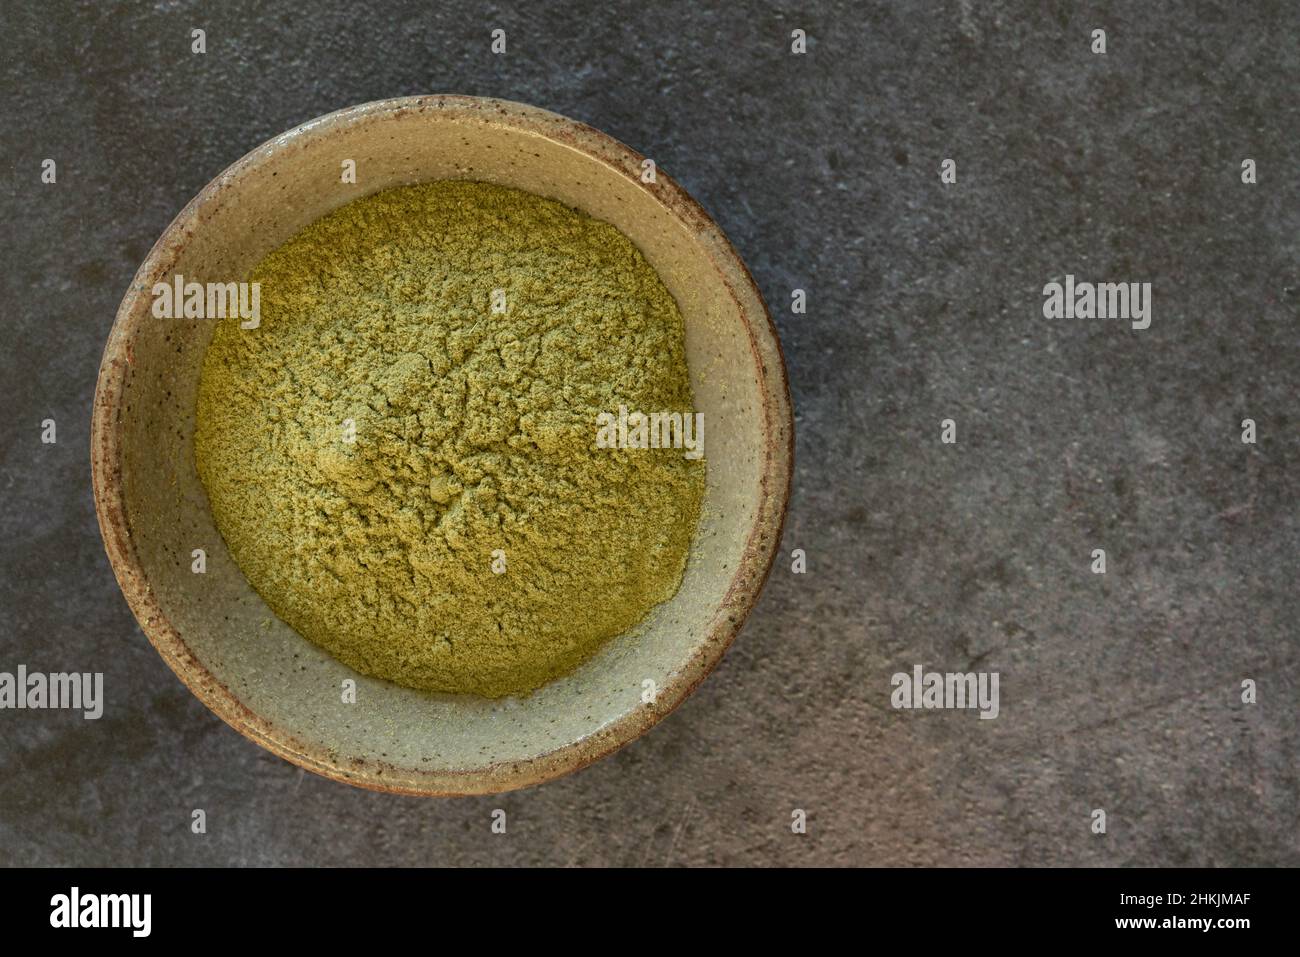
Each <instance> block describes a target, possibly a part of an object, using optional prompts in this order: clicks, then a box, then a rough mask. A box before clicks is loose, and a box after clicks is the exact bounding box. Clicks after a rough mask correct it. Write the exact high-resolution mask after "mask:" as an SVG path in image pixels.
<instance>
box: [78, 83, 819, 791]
mask: <svg viewBox="0 0 1300 957" xmlns="http://www.w3.org/2000/svg"><path fill="white" fill-rule="evenodd" d="M344 159H353V160H355V161H356V164H357V183H356V184H346V183H341V182H340V179H341V176H340V170H341V164H342V161H343V160H344ZM643 159H644V157H642V156H640V155H639V154H637V153H635V152H633V151H632V150H630V149H629V148H627V147H626V146H624V145H622V144H621V143H619V142H617V141H615V140H613V139H611V138H610V137H608V136H606V135H604V134H603V133H600V132H598V131H596V130H594V129H591V128H590V127H588V126H584V125H583V124H581V123H577V122H574V121H573V120H569V119H565V118H564V117H562V116H557V115H555V114H554V113H548V112H546V111H544V110H539V109H535V108H533V107H529V106H523V105H520V104H518V103H508V102H503V101H500V100H490V99H478V98H473V97H461V96H429V97H414V98H408V99H397V100H384V101H382V102H377V103H367V104H364V105H362V106H356V107H352V108H351V109H346V110H342V111H340V112H338V113H331V114H330V115H328V116H323V117H321V118H319V119H315V120H312V121H311V122H309V123H304V124H303V125H302V126H299V127H297V128H296V129H293V130H290V131H289V132H287V133H285V134H283V135H281V136H277V137H276V138H275V139H273V140H271V141H270V142H268V143H266V144H264V145H262V146H260V147H258V148H257V149H255V150H253V152H251V153H249V154H248V155H247V156H245V157H244V158H243V159H241V160H239V162H237V163H235V164H234V165H233V166H231V167H230V168H229V169H228V170H226V171H225V172H224V173H222V174H221V175H220V176H218V177H217V178H216V179H215V180H213V181H212V182H211V183H210V184H209V185H208V186H207V187H206V188H205V189H204V190H203V192H201V193H200V194H199V195H198V196H197V197H196V198H195V199H194V200H193V201H192V202H191V203H190V204H189V205H188V206H186V207H185V209H184V210H183V211H182V212H181V214H180V215H179V216H177V217H176V221H175V222H173V223H172V224H171V226H169V227H168V229H167V231H166V232H165V233H164V234H163V236H162V238H161V239H159V240H158V243H157V245H155V246H154V248H153V250H152V251H151V252H150V253H149V257H148V258H147V259H146V260H145V262H144V265H142V266H141V267H140V271H139V273H137V275H136V277H135V280H134V282H133V283H132V285H131V288H130V290H129V291H128V292H127V294H126V298H124V299H123V300H122V305H121V308H120V309H119V310H118V313H117V320H116V322H114V324H113V330H112V333H111V334H110V336H109V340H108V345H107V347H106V349H105V351H104V360H103V365H102V366H101V368H100V373H99V383H98V388H97V390H96V394H95V413H94V422H93V425H92V438H91V457H92V466H93V469H94V487H95V507H96V509H97V511H98V514H99V523H100V528H101V530H102V532H103V535H104V542H105V546H106V548H107V550H108V556H109V559H110V560H111V561H112V564H113V568H114V570H115V571H116V573H117V578H118V581H119V582H120V583H121V586H122V591H123V592H124V593H125V594H126V598H127V601H128V602H129V603H130V605H131V610H132V611H133V612H134V613H135V616H136V618H138V619H139V621H140V625H141V627H142V628H143V629H144V632H145V634H146V635H148V636H149V640H150V641H152V642H153V644H154V646H155V647H156V648H157V649H158V652H159V654H161V655H162V656H163V659H164V660H165V661H166V662H167V664H168V665H170V666H171V668H172V670H174V671H175V672H176V673H177V674H178V675H179V676H180V677H181V680H182V681H184V682H185V684H186V685H188V686H189V688H190V690H192V691H193V692H194V693H195V694H196V695H198V697H199V699H200V700H201V701H203V703H204V704H206V705H207V706H208V707H209V708H211V709H212V710H213V711H215V712H216V713H217V714H218V715H220V716H221V717H222V718H223V719H224V720H225V721H227V722H229V723H230V724H231V725H232V726H233V727H234V728H236V729H237V730H238V731H240V732H242V733H243V734H244V735H246V736H247V737H249V738H250V739H252V740H253V741H256V742H257V743H258V744H260V745H262V746H263V747H264V748H267V749H268V750H270V751H273V752H275V753H276V754H278V755H280V756H281V757H284V758H287V759H288V760H290V761H293V762H294V763H296V764H299V765H301V766H302V767H304V768H307V769H308V770H310V771H315V772H317V773H319V774H324V775H326V776H328V777H331V778H336V779H338V780H340V781H346V782H348V783H350V784H357V785H362V786H365V787H371V788H377V789H381V790H388V791H399V792H407V793H416V794H483V793H490V792H494V791H505V790H509V789H511V788H517V787H523V786H526V785H530V784H537V783H539V782H542V781H546V780H548V779H550V778H554V777H557V776H559V775H561V774H564V773H566V772H568V771H573V770H575V769H577V768H580V767H583V766H585V765H587V764H590V763H591V762H592V761H595V760H596V759H597V758H600V757H602V756H604V755H606V754H609V753H610V752H612V751H614V750H615V749H617V748H618V747H620V746H621V745H624V744H626V743H627V742H629V741H631V740H632V739H633V738H635V737H637V736H638V735H640V734H641V733H642V732H644V731H645V730H646V729H648V728H649V727H650V726H651V725H653V724H654V723H655V722H657V721H659V720H660V719H661V718H662V717H664V715H666V714H667V713H668V712H669V711H671V710H672V709H673V708H674V707H676V706H677V705H678V704H680V703H681V701H682V700H683V699H684V698H685V697H686V696H687V695H688V694H689V693H690V692H691V690H692V689H693V688H694V687H695V686H696V685H697V684H698V683H699V682H700V680H701V679H703V678H704V676H705V675H707V674H708V673H709V671H710V670H711V669H712V668H713V667H714V665H716V664H717V662H718V660H719V659H720V658H721V657H722V654H723V652H724V651H725V650H726V648H727V646H728V645H729V644H730V643H731V641H732V639H733V638H734V637H735V635H736V632H737V631H738V630H739V629H740V626H741V623H742V622H743V621H744V619H745V616H746V614H747V613H748V612H749V610H750V608H751V607H752V606H753V604H754V602H755V600H756V599H757V598H758V594H759V591H760V589H761V588H762V585H763V582H764V580H765V578H766V576H767V572H768V570H769V568H770V567H771V564H772V561H773V558H774V556H775V553H776V549H777V547H778V544H779V541H780V538H781V523H782V521H783V518H784V515H785V507H786V500H787V498H788V495H789V485H790V474H791V465H792V462H791V456H792V438H793V424H792V420H791V414H790V398H789V393H788V390H787V387H786V378H785V368H784V364H783V361H782V357H781V350H780V346H779V344H778V342H777V337H776V333H775V330H774V329H773V326H772V322H771V319H770V317H769V316H768V314H767V310H766V309H765V307H764V305H763V301H762V299H761V297H760V295H759V293H758V290H757V289H756V288H755V286H754V283H753V280H752V279H751V278H750V276H749V273H748V272H747V271H746V269H745V267H744V265H743V264H742V263H741V261H740V259H739V258H738V257H737V255H736V252H735V250H733V249H732V247H731V245H730V244H729V243H728V242H727V240H726V237H724V236H723V234H722V232H721V230H719V229H718V227H717V226H716V225H715V224H714V223H713V221H712V220H710V219H709V217H708V216H707V215H706V214H705V213H704V211H703V210H702V209H701V208H700V207H699V206H698V205H697V204H696V203H695V202H694V201H693V200H692V199H691V198H690V196H688V195H687V194H686V192H685V191H684V190H682V189H681V188H680V187H679V186H677V185H676V184H675V183H673V182H672V181H671V180H670V179H669V178H668V177H667V176H665V175H663V174H662V173H659V174H658V176H657V181H656V182H654V183H643V182H642V181H641V172H642V161H643ZM447 178H453V179H478V180H487V181H491V182H495V183H501V184H504V185H507V186H515V187H519V188H522V189H526V190H530V191H532V192H534V193H539V194H541V195H543V196H548V197H551V198H554V199H557V200H560V201H561V202H564V203H568V204H569V205H571V206H575V207H577V208H578V209H581V210H584V211H585V212H587V213H590V214H591V215H592V216H595V217H597V218H599V219H603V220H606V221H608V222H611V223H613V224H614V225H616V226H617V227H618V228H619V229H621V230H622V231H623V232H624V233H625V234H627V235H628V236H629V237H630V238H631V239H632V240H633V242H635V243H636V244H637V246H639V247H640V248H641V250H642V252H643V253H644V254H645V256H646V258H647V259H648V260H649V261H650V263H651V264H652V265H653V266H654V267H655V268H656V269H657V270H658V271H659V274H660V276H662V277H663V280H664V282H665V283H666V284H667V287H668V289H669V291H670V292H671V293H672V294H673V296H674V297H676V299H677V303H678V305H679V306H680V307H681V311H682V314H683V316H684V317H685V320H686V351H687V361H688V365H689V367H690V374H691V385H692V387H693V388H694V391H695V399H696V407H697V409H698V410H699V411H702V412H703V413H704V416H705V422H706V423H707V431H706V433H705V434H706V446H705V451H706V460H707V462H708V490H707V494H706V499H705V505H704V515H703V518H702V520H701V525H700V529H699V532H698V534H697V536H696V544H695V547H694V549H693V552H692V556H691V559H690V561H689V564H688V567H687V569H686V575H685V579H684V581H683V583H682V587H681V590H680V591H679V592H678V594H677V596H676V598H674V599H673V600H672V601H670V602H667V603H665V604H664V605H661V606H659V608H657V609H656V610H655V611H654V612H653V613H652V615H651V618H650V620H649V621H648V622H647V624H646V625H645V626H643V627H642V628H641V629H639V631H637V632H634V633H630V634H627V635H623V636H621V637H619V638H615V639H614V640H613V641H611V642H610V643H609V644H608V645H607V646H606V647H605V648H604V649H603V650H602V651H601V652H600V653H599V654H598V655H597V656H596V657H595V658H593V659H592V660H590V661H589V662H587V663H586V664H585V665H583V666H582V667H581V668H579V669H578V671H576V672H575V673H573V674H572V675H570V676H568V677H566V678H562V679H559V680H557V681H554V682H552V683H551V684H548V685H546V686H545V687H543V688H541V689H540V690H538V691H537V692H535V693H534V694H532V695H531V696H529V697H527V698H524V699H506V700H502V701H489V700H486V699H480V698H475V697H471V696H453V695H438V694H429V693H426V692H420V691H413V690H410V689H408V688H402V687H398V686H397V685H394V684H390V683H388V682H386V681H382V680H378V679H373V678H367V677H363V676H361V675H358V674H356V673H355V672H353V671H352V670H351V669H349V668H347V667H346V666H344V665H342V664H340V663H339V662H337V661H335V660H334V659H333V658H332V657H330V656H329V655H328V654H326V653H325V652H324V651H321V650H320V649H318V648H317V647H316V646H315V645H313V644H311V643H310V642H308V641H306V640H305V639H304V638H302V637H301V636H299V635H298V634H297V633H296V632H295V631H293V630H292V629H291V628H289V626H287V625H285V624H284V623H283V622H281V621H280V620H279V619H278V618H276V616H275V615H274V613H272V612H271V610H270V609H269V608H268V607H267V606H266V603H265V602H263V601H262V599H261V598H260V597H258V595H257V594H256V592H254V591H253V589H252V588H251V586H250V585H249V584H248V582H247V580H246V579H245V578H244V575H243V574H242V573H241V572H240V570H239V568H238V567H237V566H236V565H235V564H234V562H233V560H232V559H231V557H230V554H229V553H228V552H227V550H226V547H225V545H224V543H223V542H222V540H221V536H220V534H218V532H217V530H216V528H215V526H214V525H213V521H212V515H211V512H210V511H209V508H208V501H207V495H206V493H205V492H204V489H203V485H202V484H201V483H200V481H199V478H198V474H197V472H196V471H195V466H194V448H193V440H194V408H195V392H196V389H197V385H198V379H199V370H200V366H201V362H202V358H203V353H204V350H205V349H206V348H207V345H208V342H209V340H210V339H211V336H212V329H213V325H212V321H211V320H189V321H186V320H173V319H157V318H154V317H153V316H152V314H151V305H152V295H151V291H152V288H153V285H154V283H156V282H159V281H171V278H172V277H173V276H174V274H175V273H177V272H179V273H181V274H183V275H184V276H185V277H186V280H187V281H188V280H191V279H193V280H196V281H198V282H209V281H223V282H228V281H231V280H237V279H244V278H246V277H247V274H248V272H249V270H250V269H251V267H252V266H253V265H254V264H256V263H257V262H258V261H259V260H260V259H261V258H262V257H263V256H264V255H265V254H266V253H268V252H270V251H271V250H272V249H274V248H275V247H277V246H279V245H280V244H281V243H283V242H284V241H285V240H286V239H288V238H289V237H290V236H292V235H293V234H294V233H296V232H297V231H298V230H299V229H301V228H302V227H303V226H306V225H307V224H308V223H310V222H312V221H313V220H315V219H317V218H318V217H320V216H322V215H324V214H326V213H328V212H330V211H331V210H333V209H335V208H336V207H338V206H341V205H343V204H344V203H347V202H349V201H350V200H353V199H356V198H358V197H360V196H365V195H368V194H370V193H374V192H377V191H379V190H382V189H385V188H387V187H390V186H396V185H399V184H406V183H418V182H425V181H428V180H436V179H447ZM227 321H229V320H227ZM196 548H202V549H204V550H205V551H206V553H207V571H206V573H205V574H195V573H193V572H192V570H191V552H192V550H193V549H196ZM573 613H574V615H581V614H582V613H583V611H582V609H581V608H575V609H574V610H573ZM346 678H353V679H356V682H357V701H356V703H355V704H345V703H344V702H343V700H342V697H343V696H342V694H341V688H342V682H343V680H344V679H346ZM646 679H651V680H653V681H654V682H655V685H656V687H657V689H658V694H657V697H655V698H654V701H653V703H649V704H647V703H645V702H644V701H643V700H642V699H643V694H642V690H643V687H645V686H644V684H643V682H644V681H645V680H646Z"/></svg>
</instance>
